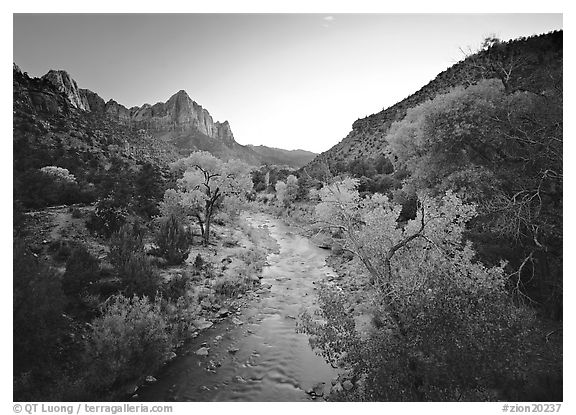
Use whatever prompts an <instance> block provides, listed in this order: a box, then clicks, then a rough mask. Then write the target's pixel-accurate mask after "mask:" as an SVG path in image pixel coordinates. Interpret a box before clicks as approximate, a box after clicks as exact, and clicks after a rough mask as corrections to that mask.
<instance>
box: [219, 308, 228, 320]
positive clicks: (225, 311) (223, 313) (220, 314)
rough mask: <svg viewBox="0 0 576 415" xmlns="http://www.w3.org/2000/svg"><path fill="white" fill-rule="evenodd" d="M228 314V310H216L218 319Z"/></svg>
mask: <svg viewBox="0 0 576 415" xmlns="http://www.w3.org/2000/svg"><path fill="white" fill-rule="evenodd" d="M228 314H230V310H228V309H227V308H221V309H220V310H218V317H220V318H224V317H226V316H227V315H228Z"/></svg>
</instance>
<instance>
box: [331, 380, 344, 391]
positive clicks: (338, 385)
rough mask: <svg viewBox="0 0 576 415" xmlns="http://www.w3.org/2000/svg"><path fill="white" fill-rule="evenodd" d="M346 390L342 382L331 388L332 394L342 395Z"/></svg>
mask: <svg viewBox="0 0 576 415" xmlns="http://www.w3.org/2000/svg"><path fill="white" fill-rule="evenodd" d="M343 390H344V388H343V387H342V385H341V384H340V382H337V383H336V384H335V385H333V386H332V388H330V393H340V392H342V391H343Z"/></svg>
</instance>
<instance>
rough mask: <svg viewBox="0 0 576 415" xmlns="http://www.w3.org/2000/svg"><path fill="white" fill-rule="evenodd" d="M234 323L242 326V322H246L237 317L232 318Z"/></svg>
mask: <svg viewBox="0 0 576 415" xmlns="http://www.w3.org/2000/svg"><path fill="white" fill-rule="evenodd" d="M232 323H234V324H236V325H237V326H241V325H242V324H244V322H243V321H242V320H239V319H237V318H236V317H234V318H232Z"/></svg>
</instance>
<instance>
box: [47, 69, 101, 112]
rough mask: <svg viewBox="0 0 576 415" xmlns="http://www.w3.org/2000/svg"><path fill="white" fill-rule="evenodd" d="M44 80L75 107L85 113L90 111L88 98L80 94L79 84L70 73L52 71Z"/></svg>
mask: <svg viewBox="0 0 576 415" xmlns="http://www.w3.org/2000/svg"><path fill="white" fill-rule="evenodd" d="M42 79H44V80H47V81H48V82H50V83H51V84H52V85H54V86H55V87H56V89H57V90H58V91H59V92H61V93H62V94H64V95H65V96H66V98H68V101H70V103H71V104H72V105H73V106H74V107H76V108H78V109H81V110H84V111H89V110H90V105H89V104H88V101H87V99H86V97H85V96H84V95H82V94H81V93H80V89H79V88H78V84H76V81H75V80H74V79H72V77H71V76H70V74H69V73H68V72H66V71H64V70H55V69H50V70H49V71H48V73H47V74H46V75H44V76H43V77H42Z"/></svg>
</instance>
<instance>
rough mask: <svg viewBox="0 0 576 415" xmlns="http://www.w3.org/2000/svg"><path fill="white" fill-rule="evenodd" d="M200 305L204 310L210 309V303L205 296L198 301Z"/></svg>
mask: <svg viewBox="0 0 576 415" xmlns="http://www.w3.org/2000/svg"><path fill="white" fill-rule="evenodd" d="M200 305H201V306H202V308H204V309H206V310H210V309H211V308H212V303H211V302H210V300H209V299H207V298H205V299H203V300H202V301H200Z"/></svg>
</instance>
